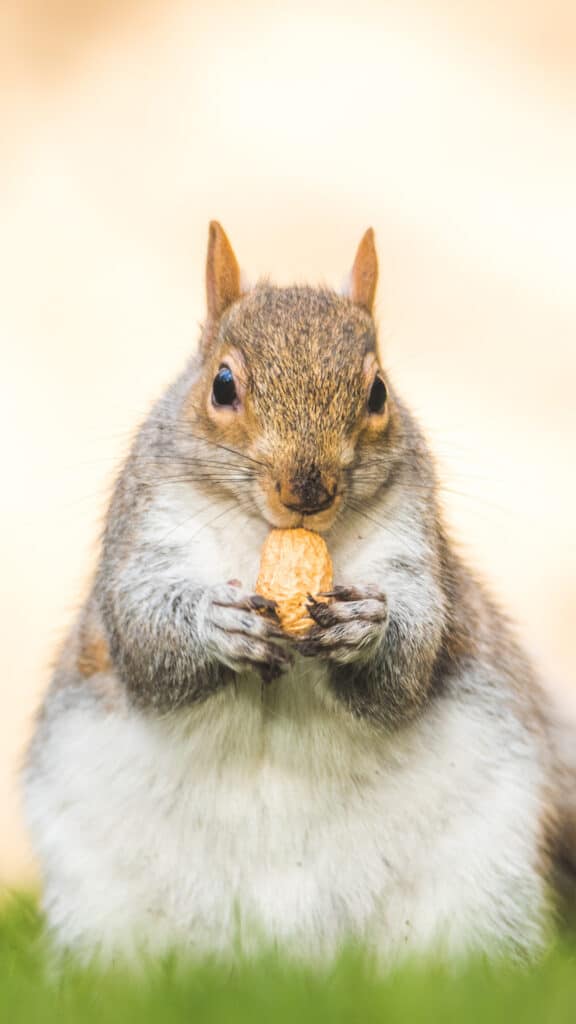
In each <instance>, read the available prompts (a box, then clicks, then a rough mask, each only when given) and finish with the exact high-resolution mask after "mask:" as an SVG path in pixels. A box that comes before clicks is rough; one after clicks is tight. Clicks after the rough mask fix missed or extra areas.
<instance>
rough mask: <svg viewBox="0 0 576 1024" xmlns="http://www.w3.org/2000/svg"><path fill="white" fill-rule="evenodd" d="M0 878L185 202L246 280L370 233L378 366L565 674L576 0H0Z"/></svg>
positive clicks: (184, 218)
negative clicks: (381, 358)
mask: <svg viewBox="0 0 576 1024" xmlns="http://www.w3.org/2000/svg"><path fill="white" fill-rule="evenodd" d="M0 39H1V42H0V85H1V88H2V92H1V98H0V116H1V118H2V130H1V132H0V147H1V171H0V173H1V192H0V224H1V228H0V260H1V268H0V293H1V301H0V332H1V341H2V346H3V372H2V376H1V388H2V397H1V405H0V410H1V416H2V427H1V433H0V437H1V438H2V446H3V455H2V463H1V465H2V482H3V487H2V505H1V508H2V529H1V531H0V546H1V559H2V561H1V565H2V594H1V609H0V615H1V618H0V621H1V622H2V626H3V634H4V635H3V642H2V646H1V655H0V657H1V659H2V666H1V672H0V686H1V708H2V716H1V722H0V744H1V749H0V836H1V846H0V878H2V879H3V880H5V881H7V882H9V883H14V882H15V881H20V880H23V879H25V878H30V877H31V872H32V866H31V862H30V857H29V853H28V850H27V847H26V843H25V839H24V836H23V830H22V826H21V823H20V817H19V811H18V799H17V788H16V783H15V773H16V768H17V763H18V759H19V757H20V751H21V748H22V745H23V742H24V740H25V737H26V735H27V733H28V731H29V728H30V721H31V716H32V713H33V709H34V707H35V705H36V704H37V702H38V699H39V695H40V693H41V692H42V690H43V688H44V687H45V685H46V682H47V678H48V666H49V662H50V658H51V654H52V652H53V650H54V647H55V645H56V643H57V642H58V640H59V638H60V636H61V634H62V632H63V630H64V628H65V626H66V623H67V622H68V621H69V620H70V617H71V615H72V614H73V611H74V608H75V607H76V604H77V601H78V599H79V597H80V595H81V593H82V588H83V584H84V581H85V579H86V576H87V572H88V570H89V567H90V565H91V562H92V558H93V552H94V550H95V543H96V538H97V534H98V527H99V523H100V521H101V516H102V512H103V509H104V507H105V501H106V494H107V492H108V488H109V485H110V482H111V480H112V477H113V473H114V467H115V465H116V463H117V461H118V458H119V456H120V455H121V453H122V451H123V450H124V448H125V445H126V443H127V439H128V437H129V433H130V431H131V429H132V428H133V426H134V425H135V424H136V422H137V421H138V419H139V417H141V416H142V414H143V412H144V411H145V409H146V407H147V404H148V403H149V402H150V400H151V399H152V398H153V397H154V396H155V395H156V394H157V393H158V392H159V391H160V390H161V389H162V387H163V386H164V384H165V383H166V382H167V381H168V380H169V379H170V378H171V376H172V375H173V374H174V373H175V372H176V371H177V370H178V369H179V367H180V366H181V364H182V362H183V361H184V359H185V358H186V356H187V354H188V352H189V351H190V349H191V347H192V346H193V345H194V343H195V338H196V335H197V321H199V320H200V319H201V318H202V316H203V259H204V247H205V241H206V230H207V221H208V219H209V218H210V217H217V218H219V219H220V220H221V221H222V222H223V224H224V225H225V227H226V229H227V231H228V233H229V234H230V237H231V239H232V241H233V244H234V245H235V247H236V249H237V252H238V255H239V258H240V260H241V262H242V264H243V266H244V267H245V269H246V271H247V272H248V274H249V275H250V276H252V277H255V276H257V275H258V274H261V273H268V272H269V273H270V274H271V275H272V276H273V277H274V278H276V279H277V280H279V281H290V280H292V279H297V280H309V281H320V280H322V281H326V282H329V283H333V284H336V285H337V284H339V282H340V281H341V279H342V277H343V275H344V274H345V272H346V271H347V270H348V268H349V265H350V262H351V260H352V257H353V253H354V249H355V246H356V244H357V241H358V240H359V238H360V235H361V233H362V231H363V230H364V229H365V227H367V226H368V225H369V224H373V225H374V227H375V228H376V231H377V236H378V242H379V249H380V256H381V267H382V272H381V288H380V293H379V316H380V321H381V324H382V336H383V348H384V351H385V357H386V363H387V364H388V365H389V367H390V368H391V370H392V372H393V374H394V375H395V377H396V379H397V381H398V382H399V383H400V384H401V385H402V388H403V390H404V392H405V394H406V396H407V397H408V398H409V399H410V400H411V401H412V404H413V405H414V406H415V408H416V409H417V410H418V412H419V413H420V414H421V417H422V419H423V420H424V423H425V424H426V426H427V428H428V431H429V434H430V437H431V439H432V441H433V443H434V445H435V448H436V450H437V452H438V455H439V457H440V459H441V464H442V467H443V477H444V479H445V481H446V501H447V505H448V508H449V513H450V516H451V519H452V521H453V522H454V524H455V527H456V529H457V531H458V533H459V535H460V536H461V537H462V538H464V541H465V546H466V548H467V550H468V551H469V552H470V553H471V557H472V558H473V559H474V561H475V563H476V564H478V565H480V566H481V567H482V569H483V571H485V573H486V574H487V575H488V576H489V577H491V579H492V580H493V582H494V585H495V589H496V590H497V592H498V593H499V594H500V595H501V597H502V598H503V600H504V601H505V603H506V604H507V605H508V606H509V607H510V609H511V611H512V612H513V613H514V615H515V616H516V617H517V619H518V620H519V622H520V624H521V628H522V631H523V633H524V635H525V637H526V638H527V641H528V642H529V643H530V644H531V645H532V647H533V648H534V649H535V651H536V652H537V654H538V656H539V657H540V660H541V661H542V663H543V664H544V665H545V666H546V667H547V671H548V673H549V676H550V678H557V679H558V680H560V681H561V685H564V686H565V687H566V688H567V692H570V690H569V688H570V687H572V688H574V685H575V681H576V642H575V638H574V633H575V626H576V545H575V543H574V517H575V499H576V482H575V465H574V462H575V460H574V439H575V436H576V410H575V402H574V390H575V385H576V381H575V371H576V341H575V336H576V300H575V293H574V276H575V274H574V272H575V269H576V258H575V242H574V239H575V237H576V203H575V196H574V182H575V180H576V123H575V121H576V103H575V99H576V96H575V93H576V61H575V54H576V13H575V8H574V5H573V4H572V3H571V2H568V0H567V2H566V3H561V2H560V0H556V2H552V3H551V2H549V0H547V2H546V3H544V2H543V0H536V2H535V3H532V4H526V3H525V2H524V0H523V2H520V0H506V2H505V3H501V2H496V0H490V2H487V0H468V2H466V0H463V2H461V3H459V4H458V5H455V4H452V3H449V2H448V0H436V2H432V0H431V2H430V3H425V2H423V0H422V2H418V0H402V2H397V3H385V2H382V3H369V2H367V0H356V2H355V3H354V4H347V5H344V4H340V3H338V2H336V3H334V2H332V3H330V4H324V3H315V4H314V3H312V4H304V3H298V2H292V3H291V4H286V5H280V4H274V3H270V2H268V3H257V2H255V0H252V2H250V0H248V2H246V3H241V2H238V3H232V2H224V0H214V2H212V3H211V4H205V5H202V6H201V5H196V4H194V3H190V2H188V3H177V2H173V3H171V2H168V0H165V2H163V3H160V2H158V3H153V2H146V0H140V2H137V0H132V2H127V0H116V2H113V0H108V2H104V0H102V2H100V3H98V2H96V0H84V2H83V3H82V4H79V3H77V2H75V0H68V2H66V0H59V2H57V0H45V2H43V3H41V2H40V0H36V2H35V0H4V3H3V5H2V7H1V8H0Z"/></svg>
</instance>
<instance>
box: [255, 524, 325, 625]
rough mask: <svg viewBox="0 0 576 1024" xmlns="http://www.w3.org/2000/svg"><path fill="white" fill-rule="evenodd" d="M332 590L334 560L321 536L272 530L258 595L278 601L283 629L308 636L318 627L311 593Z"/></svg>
mask: <svg viewBox="0 0 576 1024" xmlns="http://www.w3.org/2000/svg"><path fill="white" fill-rule="evenodd" d="M331 587H332V561H331V559H330V555H329V554H328V548H327V547H326V544H325V542H324V540H323V539H322V537H321V536H320V534H318V533H312V531H311V530H302V529H297V530H272V531H271V532H270V533H269V535H268V537H267V538H266V540H265V542H264V544H263V546H262V556H261V560H260V572H259V574H258V580H257V582H256V593H257V594H261V595H262V597H267V598H268V599H269V600H271V601H275V602H276V605H277V607H278V617H279V619H280V624H281V626H282V629H283V630H284V631H285V632H286V633H291V634H293V635H295V636H305V635H306V633H308V631H309V630H310V629H311V627H312V626H313V625H314V622H313V620H312V619H311V618H310V616H309V614H308V610H307V608H306V600H307V597H308V594H312V596H314V597H315V596H317V595H318V594H319V593H321V592H322V591H326V590H330V589H331Z"/></svg>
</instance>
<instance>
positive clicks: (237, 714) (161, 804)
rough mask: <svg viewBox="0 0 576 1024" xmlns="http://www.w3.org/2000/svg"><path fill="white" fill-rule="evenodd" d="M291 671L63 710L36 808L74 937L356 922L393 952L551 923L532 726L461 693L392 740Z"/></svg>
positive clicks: (333, 927) (53, 730) (115, 945)
mask: <svg viewBox="0 0 576 1024" xmlns="http://www.w3.org/2000/svg"><path fill="white" fill-rule="evenodd" d="M273 687H274V688H273V689H271V690H269V691H267V692H266V694H265V695H264V699H262V697H261V692H260V684H259V682H257V681H256V680H255V679H253V678H251V677H247V678H246V679H245V680H243V681H240V682H239V684H238V686H237V687H236V689H235V690H232V689H230V690H228V691H226V692H223V693H222V694H220V695H219V696H217V697H216V698H214V699H212V700H210V701H209V702H207V703H206V704H205V705H203V706H202V707H198V708H196V709H195V710H193V711H190V712H187V713H181V714H179V715H178V716H177V717H176V718H174V719H172V721H169V720H168V719H164V720H158V719H154V718H151V717H146V716H143V715H141V714H138V713H136V712H134V711H129V712H128V713H127V714H126V715H123V714H119V713H117V712H106V711H105V710H104V709H103V708H102V707H101V706H97V705H96V704H95V703H92V702H89V701H83V702H82V704H83V706H78V707H77V708H72V707H70V708H69V709H67V710H65V711H64V710H62V711H61V713H60V714H59V715H58V716H57V718H56V720H55V721H54V723H53V725H52V726H51V727H50V730H49V734H48V735H47V737H46V738H45V740H44V749H43V751H42V768H43V770H42V772H41V773H36V774H35V777H34V779H33V781H31V782H30V784H29V786H28V793H27V810H28V817H29V820H30V824H31V827H32V833H33V837H34V839H35V840H36V846H37V849H38V852H39V853H40V856H41V860H42V863H43V867H44V872H45V881H46V907H47V910H48V915H49V920H50V922H51V924H52V926H53V928H54V929H55V931H56V933H57V934H58V937H59V939H60V941H61V942H62V943H64V944H65V945H68V946H72V947H73V948H77V949H80V950H82V949H83V948H85V949H87V950H89V949H91V948H92V947H93V946H94V945H97V946H99V948H100V949H101V951H102V952H103V953H104V955H106V956H110V955H113V954H114V953H116V952H118V951H121V952H122V953H124V954H131V953H132V952H134V950H135V949H136V947H137V946H138V945H139V944H140V943H142V944H144V945H145V946H146V947H147V948H149V949H150V950H153V951H161V950H164V949H166V948H168V947H170V946H171V945H172V944H177V945H180V944H183V945H185V946H186V948H188V949H190V950H191V951H193V952H196V953H204V952H223V953H231V952H232V951H233V949H235V948H238V947H239V946H240V947H242V948H245V949H252V948H254V946H255V945H256V944H257V943H258V942H259V941H260V940H264V942H265V943H270V942H275V941H280V942H282V943H283V944H285V945H286V946H287V948H289V949H290V950H291V951H292V952H294V953H297V954H302V955H305V956H325V955H330V954H332V953H333V952H334V951H335V950H336V949H337V947H338V945H339V944H340V943H342V942H343V941H346V940H347V939H350V938H351V937H352V938H354V937H355V938H360V939H361V940H363V941H365V942H367V943H368V944H369V945H370V946H372V947H373V948H375V949H376V950H377V952H378V954H379V955H380V956H381V957H382V958H384V959H385V960H387V961H389V960H391V959H395V958H396V957H397V956H398V955H401V954H403V953H404V952H413V951H422V950H426V949H428V948H434V946H436V945H438V944H441V945H442V946H443V947H444V948H445V949H446V950H447V951H448V952H450V953H454V952H457V951H460V952H463V951H466V950H467V949H471V948H484V947H485V946H489V947H490V945H492V946H493V945H494V944H496V945H506V944H507V943H510V942H514V941H516V940H517V939H519V940H520V941H522V942H526V943H529V944H532V943H533V942H535V941H537V939H538V928H539V924H538V920H537V918H538V914H539V910H540V901H541V897H542V892H541V885H540V882H539V880H538V879H537V877H536V875H535V874H533V868H532V864H533V861H534V855H535V845H536V837H535V825H536V821H537V817H538V810H539V808H538V800H537V796H536V788H537V784H538V775H539V770H538V767H537V765H536V763H535V761H534V759H533V758H532V756H531V751H530V750H529V748H528V746H527V747H526V750H525V752H524V753H525V756H524V757H523V758H522V759H519V758H518V751H519V744H520V745H521V744H522V742H523V740H522V739H521V738H519V737H516V741H515V748H516V750H515V758H514V759H512V758H511V757H510V756H509V755H508V754H507V753H506V749H505V748H504V742H505V739H504V737H500V738H499V739H498V738H494V737H493V736H491V735H490V733H489V731H488V726H487V722H486V721H485V720H484V718H483V716H482V715H479V716H477V717H474V715H473V714H472V715H471V714H470V713H469V712H468V714H466V713H465V712H464V709H463V708H461V707H459V706H458V705H456V704H455V703H454V704H451V705H450V704H448V703H446V705H445V706H444V707H442V708H440V709H438V711H436V712H435V713H434V714H433V715H432V714H431V715H430V716H429V718H428V719H427V720H426V721H422V722H421V723H420V724H419V725H415V726H412V727H410V728H409V729H408V730H406V732H405V733H403V734H402V735H397V736H396V737H395V738H394V739H386V738H384V737H379V736H377V735H376V734H375V733H374V732H372V731H371V730H370V729H369V728H367V727H366V726H364V725H362V724H361V723H355V722H353V721H352V720H351V719H350V718H349V717H348V716H347V715H343V714H342V713H341V712H339V711H338V710H336V709H331V708H330V706H329V703H328V702H327V701H326V700H325V699H324V698H323V697H322V695H321V691H322V690H323V686H322V683H321V681H320V680H319V679H314V678H313V677H312V676H311V673H310V670H309V668H308V667H303V666H300V667H297V669H296V670H295V672H294V673H293V674H292V676H291V677H290V678H284V679H283V680H281V681H279V682H278V683H275V684H273ZM487 766H488V767H487ZM516 922H517V927H518V929H520V928H521V929H522V935H521V936H518V935H514V934H511V933H510V931H511V930H514V928H515V924H516Z"/></svg>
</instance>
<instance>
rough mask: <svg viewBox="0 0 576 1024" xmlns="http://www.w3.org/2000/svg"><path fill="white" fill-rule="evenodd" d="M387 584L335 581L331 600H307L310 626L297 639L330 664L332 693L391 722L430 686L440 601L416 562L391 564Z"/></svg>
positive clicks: (418, 702) (412, 710)
mask: <svg viewBox="0 0 576 1024" xmlns="http://www.w3.org/2000/svg"><path fill="white" fill-rule="evenodd" d="M383 578H385V579H386V590H384V589H383V588H381V587H380V586H378V585H375V584H367V585H364V586H362V585H356V586H345V587H343V586H337V587H335V588H334V589H333V590H332V591H331V592H330V594H326V595H319V596H320V597H322V596H325V597H327V598H330V603H327V602H323V601H318V600H314V599H310V600H309V603H308V607H309V612H310V615H311V617H312V618H313V619H314V621H315V626H314V627H313V628H312V630H311V631H310V634H309V636H308V637H307V638H306V639H305V640H303V641H301V642H300V643H299V644H298V650H299V651H300V653H301V654H303V655H304V656H305V657H315V658H319V659H321V660H323V661H324V662H325V663H326V664H327V665H328V667H329V682H330V686H331V689H332V692H333V693H334V694H335V695H336V696H337V697H338V698H339V699H340V700H341V701H342V702H343V703H344V704H345V705H346V706H347V707H348V708H349V710H350V711H352V712H353V713H354V714H357V715H359V716H362V717H367V718H371V719H374V720H376V721H377V722H379V723H380V724H383V725H386V726H388V727H396V726H398V725H399V724H401V723H402V722H404V721H406V720H407V719H409V718H411V717H413V715H414V714H416V713H417V711H418V710H419V708H420V707H421V706H422V705H423V703H424V700H425V698H426V694H427V693H428V691H429V689H430V685H431V682H432V677H433V669H434V665H435V663H436V660H437V658H438V656H439V653H440V651H441V646H442V637H443V632H444V626H445V621H444V600H443V595H442V592H441V590H440V588H439V586H438V584H437V582H436V580H435V578H434V577H433V576H432V575H431V574H429V573H428V572H427V571H426V569H425V568H424V567H422V566H412V565H399V564H396V565H394V566H390V567H389V568H388V571H387V572H386V573H384V574H383Z"/></svg>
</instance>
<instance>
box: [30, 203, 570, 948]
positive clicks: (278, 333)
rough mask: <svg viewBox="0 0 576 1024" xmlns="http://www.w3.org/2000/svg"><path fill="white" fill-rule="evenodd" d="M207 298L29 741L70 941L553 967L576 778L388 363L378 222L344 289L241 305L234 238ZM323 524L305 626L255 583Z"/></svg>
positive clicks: (110, 526)
mask: <svg viewBox="0 0 576 1024" xmlns="http://www.w3.org/2000/svg"><path fill="white" fill-rule="evenodd" d="M206 282H207V304H208V315H207V319H206V323H205V325H204V328H203V330H202V335H201V339H200V345H199V349H198V352H197V354H196V355H194V357H193V358H192V359H191V361H190V363H189V365H188V366H187V367H186V369H185V370H184V372H183V373H182V374H181V376H180V377H179V378H178V379H177V380H176V381H175V382H174V383H173V384H172V386H171V387H170V388H169V389H168V390H167V392H166V393H165V394H164V396H163V397H162V398H161V399H160V400H159V401H158V402H157V404H156V405H155V406H154V408H153V409H152V411H151V413H150V415H149V416H148V418H147V419H146V421H145V422H144V423H143V425H142V426H141V428H140V430H139V432H138V434H137V436H136V439H135V441H134V444H133V446H132V449H131V451H130V454H129V456H128V458H127V460H126V462H125V464H124V466H123V468H122V470H121V472H120V475H119V477H118V480H117V483H116V486H115V489H114V494H113V497H112V501H111V504H110V508H109V512H108V516H107V520H106V525H105V529H104V534H103V538H102V544H101V554H100V559H99V564H98V568H97V571H96V574H95V578H94V580H93V583H92V585H91V589H90V592H89V594H88V596H87V598H86V601H85V603H84V606H83V608H82V610H81V612H80V614H79V617H78V619H77V621H76V623H75V625H74V626H73V628H72V630H71V632H70V634H69V636H68V638H67V640H66V642H65V644H64V646H63V648H62V651H61V653H60V656H59V659H58V663H57V666H56V669H55V672H54V677H53V680H52V684H51V687H50V689H49V692H48V694H47V696H46V698H45V701H44V703H43V707H42V709H41V712H40V714H39V717H38V722H37V727H36V730H35V735H34V737H33V740H32V743H31V746H30V750H29V754H28V759H27V764H26V769H25V805H26V813H27V817H28V822H29V827H30V830H31V834H32V838H33V843H34V846H35V849H36V852H37V855H38V858H39V862H40V867H41V873H42V878H43V884H44V907H45V911H46V915H47V920H48V925H49V928H50V930H51V933H52V934H53V936H54V938H55V940H56V942H57V943H58V944H59V945H60V946H61V947H63V948H72V949H74V950H75V951H76V952H77V953H79V954H81V955H84V956H91V955H92V954H95V953H97V954H98V955H100V956H101V957H103V958H104V959H106V958H108V959H111V958H116V957H118V956H123V957H127V958H137V957H138V956H139V955H140V954H141V953H142V952H143V951H147V952H150V953H158V952H162V951H164V950H167V949H171V948H173V947H176V948H183V949H185V950H187V951H189V952H190V953H192V954H194V955H203V954H205V953H210V954H212V953H216V954H220V955H223V956H232V955H233V954H234V952H235V951H237V950H238V949H242V950H244V951H248V952H250V951H253V950H257V949H259V948H260V946H261V945H262V944H263V945H264V946H266V945H269V944H270V943H274V944H278V945H279V946H280V948H282V949H285V950H286V951H287V952H288V953H290V954H293V955H297V956H303V957H306V958H308V959H313V960H316V959H318V960H321V961H326V960H327V959H329V958H331V957H333V956H334V955H335V954H336V953H337V952H338V950H339V949H340V948H341V946H342V945H343V944H345V943H347V942H348V941H350V940H358V941H360V942H362V943H363V944H364V945H365V946H366V947H367V948H368V949H370V950H371V951H373V952H374V954H375V955H376V956H377V957H378V959H379V961H380V962H381V963H382V964H383V965H388V964H391V963H395V962H396V961H397V960H398V959H399V958H401V957H403V956H406V955H408V954H409V955H413V954H418V953H425V952H428V951H430V952H433V953H435V954H439V953H445V954H446V955H447V956H448V957H453V956H459V955H462V954H466V953H468V952H485V953H488V954H490V955H497V954H499V953H504V952H506V953H510V954H512V955H515V956H525V955H533V954H535V953H537V952H538V951H539V950H540V949H542V948H543V946H544V945H545V943H546V941H547V936H548V934H549V928H550V924H551V922H552V920H553V917H554V912H555V911H554V908H555V902H556V893H557V892H558V891H559V889H560V881H559V880H560V876H561V875H562V879H563V880H564V881H565V880H566V879H567V878H568V876H569V874H570V869H569V865H570V863H571V862H573V853H574V851H573V850H572V849H571V848H570V844H569V843H568V842H567V840H565V837H567V836H568V835H569V834H570V829H571V828H573V827H574V822H575V821H576V814H575V812H574V807H573V806H572V809H571V810H570V811H569V810H568V807H569V799H570V794H571V792H572V791H573V784H574V774H573V773H572V770H571V769H569V768H568V767H567V762H566V760H563V761H561V758H560V754H559V753H558V751H559V749H560V745H559V744H558V745H557V743H556V732H555V727H553V726H552V725H551V724H550V715H549V714H548V707H547V700H546V698H545V697H544V696H543V691H542V690H541V688H540V685H539V682H538V680H537V678H536V675H535V672H534V670H533V668H532V666H531V664H530V662H529V660H528V659H527V657H526V655H525V654H524V653H523V651H522V649H521V647H520V646H519V645H518V643H517V641H516V639H515V637H514V633H513V631H512V629H511V627H510V626H509V624H508V622H507V621H506V618H505V617H504V616H503V614H502V613H501V612H500V611H499V609H498V608H497V607H496V606H495V604H494V603H493V602H492V600H491V599H490V598H489V597H488V596H487V594H486V592H485V590H484V588H483V586H482V585H481V584H480V583H479V582H478V580H477V579H476V578H475V577H474V575H473V574H472V573H471V572H470V571H469V569H468V568H467V567H466V566H465V564H464V563H463V561H462V560H461V558H460V556H459V555H458V554H457V553H456V551H455V549H454V547H453V546H452V544H451V541H450V539H449V537H448V535H447V531H446V529H445V526H444V522H443V518H442V514H441V510H440V508H439V503H438V496H437V484H436V477H435V469H434V463H433V460H432V458H431V455H430V454H429V451H428V447H427V444H426V441H425V439H424V437H423V434H422V432H421V430H420V428H419V426H418V425H417V423H416V422H415V420H414V418H413V416H412V414H411V413H410V412H409V410H408V409H407V407H406V406H405V405H404V403H403V401H402V400H401V399H400V397H399V396H398V395H397V393H396V391H395V389H394V387H393V385H392V383H391V381H390V379H389V377H388V375H387V374H386V373H385V371H384V370H383V369H382V367H381V365H380V361H379V357H378V350H377V337H376V329H375V324H374V320H373V317H372V307H373V301H374V295H375V290H376V282H377V257H376V251H375V246H374V237H373V232H372V231H371V230H369V231H368V232H366V234H365V236H364V238H363V239H362V241H361V243H360V246H359V249H358V251H357V254H356V258H355V261H354V264H353V268H352V272H351V275H350V279H349V285H348V287H347V291H346V294H344V295H340V294H337V293H336V292H334V291H331V290H329V289H326V288H320V289H319V288H311V287H288V288H279V287H274V286H272V285H271V284H269V283H267V282H263V283H259V284H258V285H256V287H254V288H253V289H249V290H246V291H243V290H242V287H241V279H240V273H239V269H238V264H237V261H236V258H235V255H234V253H233V251H232V248H231V246H230V243H229V241H228V239H227V237H226V235H225V233H224V231H223V229H222V228H221V227H220V225H219V224H217V223H215V222H213V223H212V224H211V225H210V233H209V246H208V257H207V267H206ZM300 526H304V527H306V528H307V529H309V530H314V531H318V532H319V533H321V534H322V535H324V537H325V539H326V542H327V544H328V547H329V549H330V552H331V556H332V559H333V563H334V573H335V586H334V590H333V593H332V597H331V600H330V601H328V600H327V599H326V600H323V599H321V598H318V597H316V599H313V598H311V600H310V604H309V607H310V614H311V616H312V618H313V619H314V622H315V625H314V627H313V629H312V630H311V632H310V634H309V635H308V636H307V637H306V638H305V639H303V640H297V639H290V638H288V637H286V635H285V634H283V632H282V631H281V629H280V626H279V623H278V620H277V617H276V613H275V607H274V603H273V602H270V601H267V600H265V599H264V598H262V597H259V596H258V595H255V594H254V592H253V588H254V582H255V579H256V575H257V571H258V564H259V557H260V551H261V548H262V544H263V542H264V540H265V538H266V536H267V534H268V533H269V531H270V529H271V528H272V527H281V528H292V527H300ZM561 865H564V869H563V870H562V871H561V870H560V869H561Z"/></svg>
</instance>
